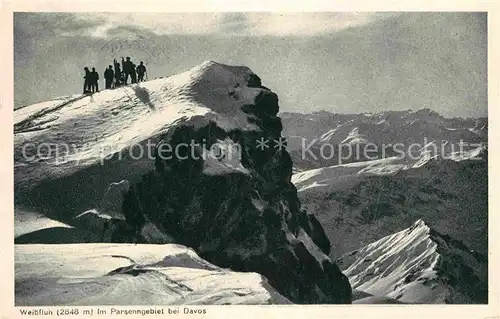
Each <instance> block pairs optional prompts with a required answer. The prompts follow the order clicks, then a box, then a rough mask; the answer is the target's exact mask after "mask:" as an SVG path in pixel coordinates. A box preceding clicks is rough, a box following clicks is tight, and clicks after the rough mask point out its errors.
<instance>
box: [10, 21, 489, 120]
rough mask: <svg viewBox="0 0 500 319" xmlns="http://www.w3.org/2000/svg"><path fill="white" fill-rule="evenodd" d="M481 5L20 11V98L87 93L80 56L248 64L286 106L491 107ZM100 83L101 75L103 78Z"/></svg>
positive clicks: (166, 68)
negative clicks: (443, 9) (425, 9)
mask: <svg viewBox="0 0 500 319" xmlns="http://www.w3.org/2000/svg"><path fill="white" fill-rule="evenodd" d="M486 53H487V22H486V14H483V13H354V12H352V13H347V12H345V13H293V14H292V13H286V14H278V13H188V14H186V13H184V14H182V13H162V14H144V13H139V14H135V13H134V14H128V13H15V15H14V64H15V68H14V73H15V82H14V83H15V104H16V107H19V106H22V105H26V104H31V103H34V102H38V101H43V100H46V99H49V98H52V97H56V96H61V95H68V94H75V93H80V92H81V90H82V86H83V83H82V80H83V79H82V76H83V72H82V71H83V70H82V69H83V67H84V66H89V67H96V69H97V71H98V72H100V73H101V78H102V72H103V70H104V68H105V67H106V66H107V65H109V64H110V63H111V62H112V60H113V58H114V57H116V58H120V57H121V56H131V57H132V59H133V60H134V61H136V62H138V61H139V60H143V61H144V62H145V64H146V66H147V67H148V74H149V77H150V78H153V77H159V76H168V75H171V74H175V73H178V72H181V71H184V70H186V69H189V68H191V67H193V66H195V65H197V64H199V63H201V62H203V61H205V60H214V61H217V62H220V63H225V64H235V65H246V66H248V67H250V68H251V69H252V70H253V71H254V72H255V73H256V74H258V75H259V76H260V77H261V78H262V80H263V83H264V85H266V86H267V87H269V88H271V89H272V90H273V91H275V92H276V93H277V94H278V96H279V97H280V108H281V111H296V112H313V111H317V110H328V111H331V112H336V113H361V112H377V111H382V110H406V109H421V108H426V107H428V108H432V109H434V110H436V111H438V112H439V113H441V114H443V115H445V116H450V117H452V116H462V117H466V116H474V117H476V116H484V115H486V114H487V63H486V61H487V60H486V59H487V55H486ZM102 84H103V83H101V85H102Z"/></svg>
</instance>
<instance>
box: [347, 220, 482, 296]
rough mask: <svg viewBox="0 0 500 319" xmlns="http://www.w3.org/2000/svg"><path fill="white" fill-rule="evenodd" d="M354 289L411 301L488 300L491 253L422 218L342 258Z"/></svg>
mask: <svg viewBox="0 0 500 319" xmlns="http://www.w3.org/2000/svg"><path fill="white" fill-rule="evenodd" d="M337 263H338V264H339V266H340V267H341V268H342V269H343V271H344V273H345V274H346V275H347V276H348V277H349V281H350V282H351V285H352V287H353V288H354V289H357V290H360V291H363V292H367V293H370V294H373V295H375V296H379V297H388V298H393V299H396V300H398V301H402V302H407V303H487V302H488V289H487V283H488V275H487V261H486V256H483V255H480V254H478V253H476V252H474V251H471V250H470V249H468V248H467V247H466V246H465V245H464V244H462V243H461V242H459V241H456V240H453V239H451V238H450V237H448V236H444V235H442V234H439V233H438V232H436V231H434V230H432V229H431V228H430V227H429V226H428V225H427V224H426V223H425V222H424V221H422V220H418V221H417V222H415V223H414V224H413V225H412V226H411V227H410V228H407V229H404V230H402V231H400V232H397V233H395V234H392V235H389V236H386V237H384V238H382V239H380V240H378V241H376V242H373V243H371V244H369V245H367V246H365V247H362V248H360V249H357V250H355V251H352V252H350V253H347V254H345V255H344V256H342V257H341V258H339V259H338V260H337Z"/></svg>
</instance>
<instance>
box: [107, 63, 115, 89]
mask: <svg viewBox="0 0 500 319" xmlns="http://www.w3.org/2000/svg"><path fill="white" fill-rule="evenodd" d="M114 77H115V73H114V72H113V66H112V65H110V66H108V68H107V69H106V71H104V79H105V81H106V89H111V84H113V78H114Z"/></svg>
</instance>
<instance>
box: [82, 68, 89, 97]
mask: <svg viewBox="0 0 500 319" xmlns="http://www.w3.org/2000/svg"><path fill="white" fill-rule="evenodd" d="M83 70H84V71H85V76H84V77H83V78H84V79H85V80H84V81H83V93H84V94H85V93H88V92H89V91H90V77H91V75H90V71H89V68H88V67H84V68H83Z"/></svg>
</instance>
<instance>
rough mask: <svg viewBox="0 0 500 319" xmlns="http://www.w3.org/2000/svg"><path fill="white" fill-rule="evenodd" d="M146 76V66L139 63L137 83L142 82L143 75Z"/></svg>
mask: <svg viewBox="0 0 500 319" xmlns="http://www.w3.org/2000/svg"><path fill="white" fill-rule="evenodd" d="M145 74H146V66H145V65H144V63H143V62H142V61H141V62H140V63H139V65H138V66H137V76H138V81H139V82H144V75H145Z"/></svg>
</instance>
